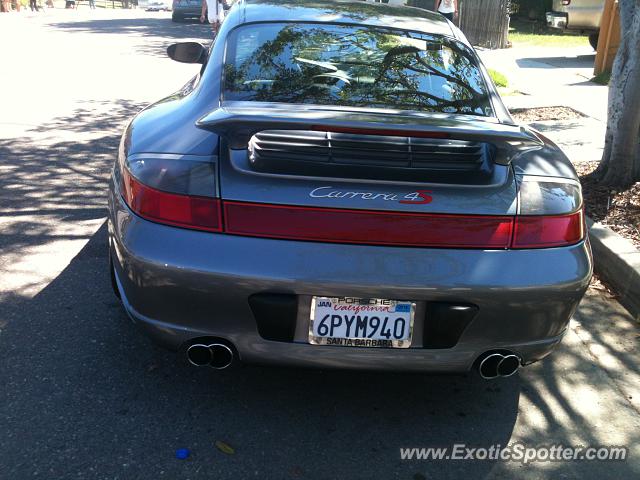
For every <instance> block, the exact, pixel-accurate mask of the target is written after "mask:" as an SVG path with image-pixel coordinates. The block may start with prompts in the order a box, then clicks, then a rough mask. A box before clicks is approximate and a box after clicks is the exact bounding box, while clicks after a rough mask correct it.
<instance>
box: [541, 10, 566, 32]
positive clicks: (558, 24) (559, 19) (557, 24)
mask: <svg viewBox="0 0 640 480" xmlns="http://www.w3.org/2000/svg"><path fill="white" fill-rule="evenodd" d="M546 18H547V27H549V28H559V29H562V30H564V29H565V28H567V22H568V15H567V14H566V13H565V12H547V14H546Z"/></svg>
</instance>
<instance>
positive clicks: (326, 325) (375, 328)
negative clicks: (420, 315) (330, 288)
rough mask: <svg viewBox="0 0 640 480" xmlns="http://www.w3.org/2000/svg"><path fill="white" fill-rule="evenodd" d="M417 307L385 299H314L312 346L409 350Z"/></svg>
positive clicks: (310, 341) (311, 332)
mask: <svg viewBox="0 0 640 480" xmlns="http://www.w3.org/2000/svg"><path fill="white" fill-rule="evenodd" d="M415 309H416V304H415V303H413V302H406V301H399V300H385V299H381V298H353V297H337V298H336V297H313V298H312V299H311V318H310V320H311V321H310V322H309V343H311V344H313V345H337V346H342V347H383V348H409V346H410V345H411V335H412V332H413V316H414V313H415Z"/></svg>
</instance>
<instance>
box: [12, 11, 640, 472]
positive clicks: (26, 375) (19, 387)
mask: <svg viewBox="0 0 640 480" xmlns="http://www.w3.org/2000/svg"><path fill="white" fill-rule="evenodd" d="M208 35H209V33H208V31H207V29H206V28H203V27H201V26H200V25H194V24H180V25H174V24H172V23H171V22H170V21H169V19H168V17H167V15H166V14H145V13H144V12H133V11H132V12H101V11H97V12H95V13H94V12H84V11H82V10H81V11H79V12H71V11H57V12H47V13H46V14H42V15H39V16H32V15H30V14H25V15H21V16H17V15H13V16H9V15H0V44H2V45H3V46H4V48H3V56H2V60H1V61H0V62H1V63H0V77H1V78H2V79H3V81H2V84H3V92H2V95H1V96H0V102H1V104H0V105H1V108H0V479H2V480H4V479H10V480H14V479H15V480H24V479H29V478H47V479H68V478H82V479H89V478H101V479H116V478H117V479H129V478H131V479H145V478H149V479H158V478H171V479H176V478H194V479H195V478H219V479H224V478H233V479H238V478H253V477H256V478H266V479H297V478H301V479H316V478H317V479H327V478H349V479H360V478H363V479H364V478H381V479H393V478H399V479H413V480H420V479H425V478H439V479H442V478H455V479H459V478H527V479H535V478H545V477H546V478H554V479H556V478H584V479H591V478H593V479H596V478H597V479H602V478H634V477H635V478H637V477H638V475H640V414H639V411H640V380H639V379H640V372H639V368H638V365H640V358H639V353H638V348H637V346H638V338H639V333H638V332H639V330H638V325H637V323H635V322H634V321H633V320H632V319H630V318H629V316H628V315H627V314H626V313H625V312H624V310H622V309H621V308H620V306H619V305H618V304H617V303H616V302H615V301H614V300H612V299H610V298H608V297H607V296H606V295H604V294H603V293H602V292H600V291H598V290H595V289H594V290H592V291H591V292H590V294H589V296H588V297H587V298H586V300H585V301H584V302H583V304H582V306H581V308H580V310H579V312H578V314H577V315H576V319H575V321H574V322H572V326H571V330H570V331H569V333H568V334H567V337H566V340H565V342H564V343H563V344H562V346H561V348H560V349H559V350H558V351H557V352H556V354H555V355H554V356H553V357H551V358H549V359H547V360H545V361H543V362H541V363H539V364H536V365H533V366H531V367H528V368H526V369H525V370H523V371H522V372H521V373H519V374H518V375H516V376H514V377H511V378H509V379H505V380H504V381H497V382H490V383H487V382H484V381H482V380H480V379H479V378H477V377H475V376H473V375H470V376H461V377H428V376H422V375H400V374H395V375H391V374H385V375H379V374H362V373H350V372H338V373H336V372H330V371H305V370H286V369H275V368H262V367H243V368H238V369H236V370H233V371H223V372H218V373H215V372H213V371H210V370H206V369H205V370H199V369H192V368H189V367H188V366H186V365H185V364H184V362H183V361H182V360H181V359H177V358H176V356H175V355H174V354H172V353H169V352H166V351H164V350H162V349H160V348H158V347H155V346H154V345H152V344H151V343H149V341H147V340H146V339H145V338H144V337H142V336H141V335H139V334H138V332H137V331H136V328H135V327H134V326H133V325H132V324H131V323H130V322H129V321H128V319H127V318H126V316H125V315H124V313H123V311H122V309H121V308H120V305H119V304H118V302H117V301H116V299H115V298H114V297H113V295H112V294H111V291H110V286H109V279H108V275H107V260H106V232H105V226H104V218H105V215H106V214H105V183H106V178H107V176H108V171H109V168H110V164H111V162H112V160H113V155H114V149H115V147H116V146H117V142H118V132H119V131H120V130H121V128H122V126H123V124H124V122H126V120H127V119H128V118H129V117H130V116H131V115H132V114H133V113H134V112H135V111H136V110H137V109H138V108H139V107H140V106H141V105H144V104H145V103H147V102H149V101H151V100H153V99H156V98H159V97H161V96H163V95H165V94H168V93H170V92H171V91H173V90H175V89H177V88H178V87H180V86H181V85H182V84H183V83H184V82H185V81H186V80H187V79H188V78H189V76H190V75H192V74H193V73H194V68H193V66H189V65H179V64H175V63H172V62H170V61H169V60H167V59H165V58H164V57H163V55H162V50H163V48H164V46H165V45H166V44H167V43H168V42H170V41H172V40H174V39H177V38H200V39H203V40H205V39H206V38H207V37H208ZM8 45H15V48H7V46H8ZM216 441H223V442H226V443H227V444H229V445H231V446H232V447H233V448H234V449H235V453H234V454H232V455H230V454H225V453H223V452H221V451H220V450H218V449H216V448H215V446H214V442H216ZM512 442H523V444H524V445H525V446H528V447H533V446H537V445H540V444H550V443H562V444H565V445H570V444H571V445H587V444H588V445H608V444H614V445H626V446H629V447H630V449H631V450H630V453H629V455H630V457H629V459H628V460H627V461H626V462H614V463H603V462H590V463H589V462H577V461H576V462H546V463H537V464H534V465H528V466H524V465H522V464H520V463H515V462H497V461H493V460H485V461H445V460H440V461H429V462H426V461H415V460H414V461H402V460H400V453H399V448H400V447H430V446H443V447H447V446H451V445H452V444H454V443H465V444H467V445H468V446H472V447H489V446H491V445H493V444H500V445H502V446H505V445H507V444H509V443H512ZM177 448H189V449H191V452H192V455H191V457H190V458H189V459H188V460H177V459H175V457H174V452H175V450H176V449H177Z"/></svg>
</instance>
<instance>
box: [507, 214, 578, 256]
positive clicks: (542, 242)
mask: <svg viewBox="0 0 640 480" xmlns="http://www.w3.org/2000/svg"><path fill="white" fill-rule="evenodd" d="M584 235H585V225H584V215H583V212H582V209H580V210H578V211H577V212H575V213H572V214H569V215H553V216H519V217H516V223H515V229H514V234H513V243H512V247H513V248H543V247H558V246H562V245H572V244H574V243H578V242H579V241H580V240H582V239H583V238H584Z"/></svg>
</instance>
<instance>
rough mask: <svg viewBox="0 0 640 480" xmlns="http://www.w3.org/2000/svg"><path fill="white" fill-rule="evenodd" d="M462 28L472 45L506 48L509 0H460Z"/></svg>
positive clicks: (460, 23)
mask: <svg viewBox="0 0 640 480" xmlns="http://www.w3.org/2000/svg"><path fill="white" fill-rule="evenodd" d="M458 1H459V3H460V19H459V25H460V30H462V31H463V32H464V34H465V35H466V36H467V38H468V39H469V41H470V42H471V44H472V45H477V46H480V47H485V48H506V47H507V45H508V39H507V37H508V34H509V0H458Z"/></svg>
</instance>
